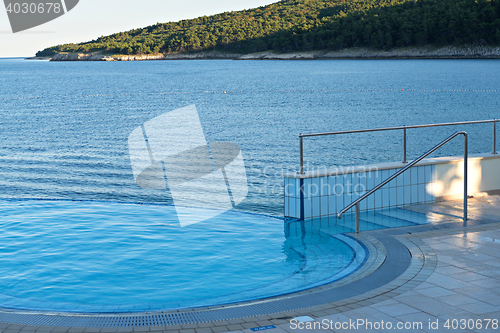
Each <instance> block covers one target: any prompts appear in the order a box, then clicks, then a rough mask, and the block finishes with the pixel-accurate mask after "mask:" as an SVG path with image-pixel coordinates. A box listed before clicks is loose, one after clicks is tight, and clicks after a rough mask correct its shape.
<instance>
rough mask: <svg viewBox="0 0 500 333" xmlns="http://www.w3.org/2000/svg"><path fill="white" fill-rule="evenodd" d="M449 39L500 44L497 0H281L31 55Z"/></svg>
mask: <svg viewBox="0 0 500 333" xmlns="http://www.w3.org/2000/svg"><path fill="white" fill-rule="evenodd" d="M450 44H451V45H463V44H472V45H486V44H489V45H499V44H500V0H331V1H327V0H282V1H279V2H277V3H274V4H271V5H268V6H263V7H259V8H256V9H250V10H244V11H239V12H226V13H222V14H218V15H213V16H203V17H199V18H196V19H191V20H183V21H179V22H169V23H158V24H155V25H151V26H148V27H146V28H143V29H135V30H130V31H127V32H120V33H116V34H113V35H110V36H102V37H100V38H98V39H97V40H93V41H90V42H86V43H81V44H65V45H58V46H53V47H49V48H47V49H45V50H43V51H40V52H38V53H37V56H39V57H43V56H52V55H54V54H56V53H61V52H69V53H71V52H93V51H104V52H106V53H110V54H151V53H164V54H168V53H179V52H196V51H201V50H218V51H227V52H234V53H251V52H259V51H269V50H273V51H277V52H292V51H310V50H338V49H343V48H348V47H358V46H359V47H370V48H374V49H391V48H393V47H404V46H419V45H436V46H443V45H450Z"/></svg>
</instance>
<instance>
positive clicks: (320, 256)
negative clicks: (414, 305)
mask: <svg viewBox="0 0 500 333" xmlns="http://www.w3.org/2000/svg"><path fill="white" fill-rule="evenodd" d="M499 87H500V60H387V61H377V60H366V61H351V60H339V61H330V60H325V61H210V60H206V61H204V60H200V61H196V60H193V61H151V62H115V63H105V62H62V63H61V62H45V61H41V62H39V61H25V60H22V59H0V115H1V117H2V122H1V124H0V142H2V145H1V146H0V175H1V177H0V189H1V191H0V198H1V199H3V201H0V216H1V218H0V222H1V227H2V229H1V230H0V260H1V261H2V263H1V265H0V294H1V295H2V296H1V297H0V307H12V308H29V309H48V310H50V309H52V310H62V309H64V310H66V311H134V310H148V309H166V308H179V307H191V306H203V305H210V304H221V303H230V302H234V301H239V300H245V299H246V300H248V299H255V298H260V297H267V296H271V295H277V294H283V293H288V292H292V291H296V290H301V289H304V288H308V287H311V286H315V285H318V284H323V283H327V282H328V281H333V280H335V279H337V278H339V277H341V276H343V275H345V274H348V273H349V272H351V271H353V270H354V269H356V267H358V264H359V263H360V262H361V261H362V260H363V258H364V256H363V253H365V252H364V251H363V250H359V249H360V245H359V244H357V243H353V241H352V239H350V238H349V237H346V236H342V235H338V234H339V233H342V232H349V231H352V229H351V228H352V225H353V222H352V218H350V217H348V216H346V217H345V218H344V220H343V221H342V222H340V223H339V222H338V221H336V220H334V219H327V220H318V221H308V222H303V223H302V224H301V223H299V222H290V223H285V221H283V220H282V219H280V218H276V217H281V216H283V208H284V207H283V177H282V172H286V171H296V170H297V169H298V159H299V156H298V137H297V135H298V134H299V133H308V132H322V131H336V130H345V129H359V128H367V127H383V126H396V125H412V124H423V123H434V122H449V121H465V120H479V119H489V118H498V110H499V109H500V98H499V96H500V89H499ZM192 104H194V105H196V108H197V110H198V112H199V117H200V121H201V124H202V127H203V130H204V134H205V137H206V139H207V142H221V141H222V142H224V141H227V142H231V143H235V144H237V145H238V146H239V147H241V152H242V155H243V158H244V161H245V167H246V172H247V179H248V189H249V192H248V196H247V197H246V199H245V200H243V202H241V203H240V204H239V205H237V206H236V207H235V210H237V211H238V212H228V213H225V214H223V215H221V216H218V217H217V218H214V219H212V220H210V221H205V222H203V223H199V224H196V225H193V226H191V227H189V228H179V227H178V222H177V221H176V219H175V217H173V208H172V207H171V206H168V205H169V204H172V203H173V200H172V196H171V194H170V192H169V191H168V189H167V190H153V189H143V188H140V187H138V186H137V185H136V183H135V180H134V176H133V174H132V169H131V164H130V157H129V154H128V152H129V151H128V142H127V138H128V136H129V134H130V133H131V131H133V130H134V129H135V128H137V127H138V126H140V125H141V124H143V123H145V122H146V121H149V120H150V119H153V118H155V117H157V116H159V115H162V114H164V113H166V112H168V111H172V110H175V109H178V108H182V107H185V106H188V105H192ZM460 129H461V130H467V131H468V133H469V139H470V142H469V152H470V153H471V154H472V153H480V152H487V151H489V150H490V149H491V126H486V125H470V126H462V127H460ZM456 130H458V128H456V127H455V128H431V129H423V130H415V131H408V158H409V159H411V158H415V157H417V156H419V155H420V154H421V153H422V152H423V151H425V150H427V149H429V148H431V147H432V146H434V145H435V144H436V140H440V139H444V138H445V137H447V136H448V135H450V134H451V132H453V131H456ZM401 141H402V136H401V133H396V132H394V133H371V134H363V135H345V136H338V137H321V138H310V139H307V140H305V142H304V149H305V164H306V167H307V168H308V169H309V170H310V169H313V168H324V167H338V166H347V165H362V164H369V163H375V162H387V161H398V160H400V159H401V156H402V142H401ZM461 149H462V146H461V145H447V146H445V147H444V148H443V149H442V150H440V151H439V153H438V154H440V155H441V156H446V155H458V154H460V153H461ZM17 199H25V201H15V200H17ZM30 199H49V200H52V199H57V200H58V201H55V200H54V201H35V200H33V201H30ZM9 200H12V201H9ZM65 200H66V201H65ZM71 200H87V201H81V202H76V201H71ZM98 201H102V202H98ZM136 203H146V204H144V205H138V204H136ZM249 213H260V214H263V215H252V214H249ZM270 216H275V217H270ZM400 220H401V219H399V220H398V219H392V220H391V223H390V224H391V226H393V225H395V226H403V225H405V223H403V222H401V221H400ZM387 221H388V217H386V216H384V217H381V216H380V215H376V216H371V215H366V216H363V218H362V229H363V230H365V229H373V228H379V227H383V226H387V223H388V222H387ZM394 223H395V224H394ZM398 223H399V224H398ZM417 223H419V221H417ZM400 224H401V225H400ZM352 249H357V250H359V251H357V250H356V251H354V252H353V250H352ZM361 249H362V247H361ZM354 253H356V256H355V255H354ZM358 253H360V255H357V254H358Z"/></svg>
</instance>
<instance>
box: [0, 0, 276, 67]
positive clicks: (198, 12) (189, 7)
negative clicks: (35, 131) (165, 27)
mask: <svg viewBox="0 0 500 333" xmlns="http://www.w3.org/2000/svg"><path fill="white" fill-rule="evenodd" d="M276 1H277V0H274V1H272V0H211V1H207V0H182V1H173V0H141V1H132V0H105V1H103V0H80V1H79V3H78V5H77V6H76V7H75V8H73V10H71V11H69V12H67V13H66V14H65V15H63V16H61V17H59V18H56V19H55V20H52V21H50V22H47V23H45V24H43V25H40V26H37V27H34V28H32V29H29V30H25V31H21V32H17V33H12V29H11V27H10V23H9V18H8V16H7V12H6V10H5V7H4V8H2V9H0V58H5V57H32V56H34V55H35V53H36V52H38V51H41V50H43V49H45V48H46V47H50V46H54V45H58V44H65V43H80V42H86V41H90V40H93V39H96V38H98V37H100V36H106V35H110V34H112V33H116V32H120V31H127V30H131V29H135V28H142V27H146V26H148V25H152V24H156V23H157V22H161V23H164V22H169V21H178V20H183V19H190V18H195V17H198V16H203V15H212V14H217V13H222V12H225V11H236V10H242V9H249V8H255V7H259V6H264V5H267V4H270V3H273V2H276ZM26 2H29V0H26ZM49 2H50V1H49Z"/></svg>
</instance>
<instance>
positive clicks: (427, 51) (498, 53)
mask: <svg viewBox="0 0 500 333" xmlns="http://www.w3.org/2000/svg"><path fill="white" fill-rule="evenodd" d="M28 59H40V58H36V57H33V58H28ZM44 59H48V58H44ZM49 59H50V60H51V61H146V60H189V59H230V60H314V59H500V47H493V46H470V47H455V46H446V47H441V48H436V47H431V46H427V47H407V48H398V49H393V50H389V51H382V50H380V51H379V50H370V49H365V48H350V49H344V50H340V51H309V52H292V53H274V52H270V51H269V52H258V53H250V54H231V53H222V52H217V51H208V52H197V53H181V54H167V55H163V54H157V55H103V54H101V53H99V52H96V53H72V54H65V53H61V54H56V55H55V56H53V57H52V58H49Z"/></svg>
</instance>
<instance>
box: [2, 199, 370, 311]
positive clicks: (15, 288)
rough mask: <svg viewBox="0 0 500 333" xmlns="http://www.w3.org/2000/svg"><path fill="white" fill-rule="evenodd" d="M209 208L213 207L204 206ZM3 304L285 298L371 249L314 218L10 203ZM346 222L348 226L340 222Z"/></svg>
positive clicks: (178, 303)
mask: <svg viewBox="0 0 500 333" xmlns="http://www.w3.org/2000/svg"><path fill="white" fill-rule="evenodd" d="M195 212H196V213H197V214H203V210H196V211H195ZM0 221H1V222H0V225H1V230H0V307H6V308H15V309H28V310H47V311H70V312H73V311H76V312H131V311H147V310H160V309H178V308H188V307H200V306H208V305H218V304H225V303H233V302H239V301H246V300H254V299H259V298H265V297H270V296H276V295H282V294H287V293H291V292H296V291H300V290H304V289H307V288H311V287H315V286H319V285H323V284H326V283H329V282H332V281H335V280H338V279H340V278H342V277H345V276H346V275H348V274H350V273H352V272H353V271H355V270H356V269H357V268H358V267H359V266H360V265H362V264H363V262H364V260H365V259H366V257H367V250H366V248H365V247H364V246H363V245H361V244H360V243H358V242H357V241H355V240H354V239H352V238H350V237H347V236H344V235H340V234H337V235H336V233H337V232H345V231H350V230H348V229H339V230H337V229H335V228H333V229H335V230H334V231H332V230H333V229H332V228H327V230H328V232H324V231H321V228H316V227H314V226H313V225H312V224H308V223H307V222H299V221H284V220H282V219H279V218H274V217H270V216H264V215H254V214H246V213H241V212H226V213H223V214H221V215H219V216H217V217H215V218H212V219H209V220H205V221H204V222H201V223H198V224H194V225H191V226H188V227H184V228H181V227H180V226H179V223H178V221H177V218H176V214H175V208H174V207H172V206H160V205H140V204H125V203H111V202H76V201H37V200H27V201H7V200H4V201H0ZM339 228H342V227H339Z"/></svg>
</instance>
